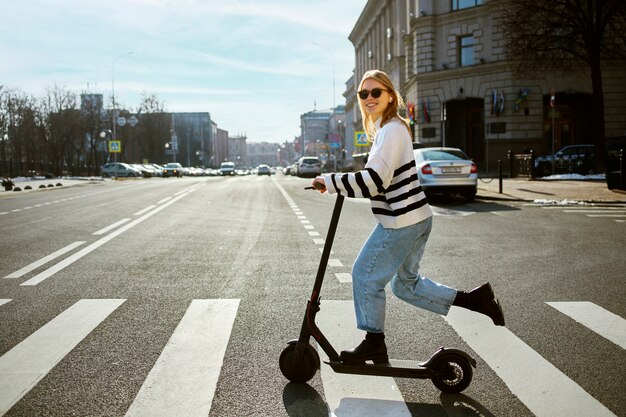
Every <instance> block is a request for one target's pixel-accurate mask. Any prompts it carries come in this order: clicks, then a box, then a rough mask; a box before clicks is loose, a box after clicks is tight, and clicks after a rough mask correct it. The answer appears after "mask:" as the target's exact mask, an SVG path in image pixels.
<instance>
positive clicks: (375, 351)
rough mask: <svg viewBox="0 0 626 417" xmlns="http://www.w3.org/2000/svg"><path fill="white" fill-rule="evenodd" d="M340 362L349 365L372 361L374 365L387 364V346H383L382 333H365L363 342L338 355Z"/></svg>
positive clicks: (383, 335)
mask: <svg viewBox="0 0 626 417" xmlns="http://www.w3.org/2000/svg"><path fill="white" fill-rule="evenodd" d="M339 359H340V360H341V361H342V362H346V363H351V364H361V363H365V361H372V362H374V363H375V364H383V363H388V362H389V357H388V356H387V346H386V345H385V334H384V333H369V332H368V333H367V335H365V340H363V341H362V342H361V344H360V345H359V346H357V347H355V348H354V349H349V350H343V351H341V354H340V355H339Z"/></svg>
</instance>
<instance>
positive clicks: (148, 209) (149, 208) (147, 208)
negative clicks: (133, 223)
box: [133, 204, 156, 216]
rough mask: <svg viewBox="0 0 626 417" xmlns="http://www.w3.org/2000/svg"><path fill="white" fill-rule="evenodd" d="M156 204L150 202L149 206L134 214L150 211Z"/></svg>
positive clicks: (139, 214) (138, 214)
mask: <svg viewBox="0 0 626 417" xmlns="http://www.w3.org/2000/svg"><path fill="white" fill-rule="evenodd" d="M155 207H156V205H155V204H150V205H149V206H148V207H146V208H143V209H141V210H139V211H138V212H137V213H135V214H133V216H141V215H142V214H144V213H145V212H146V211H150V210H152V209H153V208H155Z"/></svg>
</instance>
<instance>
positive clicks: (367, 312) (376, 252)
mask: <svg viewBox="0 0 626 417" xmlns="http://www.w3.org/2000/svg"><path fill="white" fill-rule="evenodd" d="M431 228H432V217H429V218H428V219H426V220H424V221H422V222H420V223H417V224H414V225H412V226H407V227H403V228H400V229H385V228H384V227H383V226H382V225H380V224H377V225H376V227H375V228H374V230H373V231H372V233H371V235H370V236H369V238H368V239H367V241H366V242H365V244H364V245H363V247H362V248H361V251H360V252H359V255H358V256H357V259H356V261H355V263H354V266H353V267H352V290H353V293H354V308H355V311H356V322H357V327H358V328H359V329H360V330H365V331H368V332H373V333H381V332H384V330H385V301H386V300H385V297H386V294H385V286H386V285H387V284H388V283H389V282H391V290H392V291H393V293H394V294H395V295H396V296H397V297H398V298H400V299H402V300H404V301H406V302H407V303H409V304H412V305H414V306H416V307H420V308H423V309H426V310H429V311H432V312H434V313H438V314H442V315H446V314H448V311H449V310H450V306H451V305H452V302H453V301H454V298H455V297H456V293H457V290H456V289H454V288H450V287H448V286H445V285H442V284H439V283H437V282H434V281H431V280H429V279H428V278H424V277H422V276H420V274H419V266H420V261H421V260H422V256H423V255H424V248H425V247H426V242H427V241H428V235H429V234H430V231H431Z"/></svg>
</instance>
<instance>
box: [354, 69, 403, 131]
mask: <svg viewBox="0 0 626 417" xmlns="http://www.w3.org/2000/svg"><path fill="white" fill-rule="evenodd" d="M370 78H371V79H373V80H376V81H378V82H379V83H381V84H382V85H383V87H384V88H385V90H387V91H388V92H389V94H391V96H392V97H393V100H392V101H391V102H390V103H389V104H388V105H387V107H385V110H384V111H383V115H382V120H381V122H380V127H383V126H384V125H385V124H387V123H388V122H389V121H390V120H391V119H393V118H394V117H397V118H398V119H400V120H401V121H402V122H403V123H404V124H405V125H406V128H407V130H408V131H409V134H411V127H410V125H409V121H408V120H407V119H405V118H404V117H402V116H400V114H399V113H398V111H399V110H401V109H404V108H405V104H404V100H403V99H402V96H401V95H400V93H399V92H398V90H396V89H395V87H394V86H393V83H392V82H391V79H390V78H389V76H388V75H387V74H386V73H385V72H383V71H381V70H370V71H367V72H366V73H365V74H363V78H361V82H360V83H359V88H358V91H361V89H362V88H363V83H364V82H365V80H368V79H370ZM364 106H365V101H364V100H359V109H360V110H361V119H362V120H363V130H364V131H365V134H366V135H367V138H368V139H369V141H370V142H373V141H374V134H375V127H376V126H375V123H376V120H372V117H371V116H370V115H369V113H367V112H366V111H365V108H364Z"/></svg>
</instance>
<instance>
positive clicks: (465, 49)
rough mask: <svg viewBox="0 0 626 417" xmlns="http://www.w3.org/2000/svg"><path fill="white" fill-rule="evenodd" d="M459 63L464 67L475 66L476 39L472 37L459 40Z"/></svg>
mask: <svg viewBox="0 0 626 417" xmlns="http://www.w3.org/2000/svg"><path fill="white" fill-rule="evenodd" d="M459 62H460V63H461V66H462V67H467V66H468V65H474V37H473V36H471V35H470V36H463V37H460V38H459Z"/></svg>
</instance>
